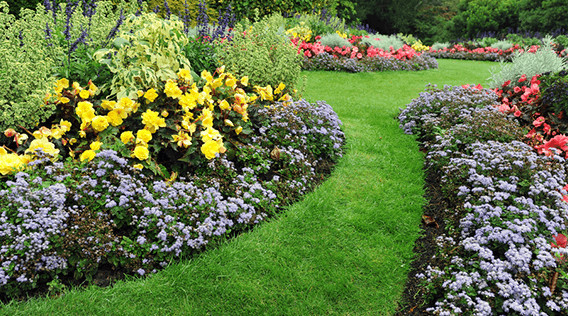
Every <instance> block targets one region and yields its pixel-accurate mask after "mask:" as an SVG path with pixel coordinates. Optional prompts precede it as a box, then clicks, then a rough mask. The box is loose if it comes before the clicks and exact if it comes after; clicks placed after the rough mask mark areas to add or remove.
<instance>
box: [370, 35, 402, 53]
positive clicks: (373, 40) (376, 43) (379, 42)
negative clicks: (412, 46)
mask: <svg viewBox="0 0 568 316" xmlns="http://www.w3.org/2000/svg"><path fill="white" fill-rule="evenodd" d="M361 43H362V44H365V45H367V46H373V47H376V48H380V49H383V50H389V49H390V47H391V46H392V48H394V49H395V50H397V49H400V48H402V46H403V45H404V42H403V41H402V40H401V39H400V38H398V37H397V36H396V35H381V34H375V35H373V36H369V37H363V38H362V39H361Z"/></svg>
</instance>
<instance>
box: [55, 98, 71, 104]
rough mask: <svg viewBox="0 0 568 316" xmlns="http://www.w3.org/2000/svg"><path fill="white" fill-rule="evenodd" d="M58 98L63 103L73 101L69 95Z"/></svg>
mask: <svg viewBox="0 0 568 316" xmlns="http://www.w3.org/2000/svg"><path fill="white" fill-rule="evenodd" d="M58 100H59V102H61V103H63V104H67V103H69V101H71V100H69V98H67V97H58Z"/></svg>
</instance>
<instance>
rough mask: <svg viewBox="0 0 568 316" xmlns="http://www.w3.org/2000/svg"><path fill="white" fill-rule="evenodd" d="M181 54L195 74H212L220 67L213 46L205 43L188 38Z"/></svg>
mask: <svg viewBox="0 0 568 316" xmlns="http://www.w3.org/2000/svg"><path fill="white" fill-rule="evenodd" d="M183 52H184V56H185V57H186V58H187V60H188V61H189V63H190V65H191V69H192V70H193V71H194V72H195V73H201V72H202V71H203V70H207V71H209V72H211V73H213V72H214V71H215V69H217V68H218V67H220V66H221V65H220V64H219V61H218V60H217V56H216V52H215V47H214V45H213V44H212V43H209V42H207V41H203V40H201V39H197V38H193V39H191V38H190V39H189V42H188V43H187V44H186V45H185V47H184V48H183Z"/></svg>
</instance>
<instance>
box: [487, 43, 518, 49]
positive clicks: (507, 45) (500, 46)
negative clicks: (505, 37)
mask: <svg viewBox="0 0 568 316" xmlns="http://www.w3.org/2000/svg"><path fill="white" fill-rule="evenodd" d="M491 47H493V48H497V49H500V50H507V49H509V48H511V47H513V44H512V43H510V42H509V41H497V42H495V43H493V44H491Z"/></svg>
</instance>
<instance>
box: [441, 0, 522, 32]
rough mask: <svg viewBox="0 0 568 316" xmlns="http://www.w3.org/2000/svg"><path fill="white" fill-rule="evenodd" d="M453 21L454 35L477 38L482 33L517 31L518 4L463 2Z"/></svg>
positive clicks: (509, 0) (508, 1)
mask: <svg viewBox="0 0 568 316" xmlns="http://www.w3.org/2000/svg"><path fill="white" fill-rule="evenodd" d="M458 10H459V11H458V13H457V15H456V16H455V17H454V18H453V19H452V28H453V35H454V37H455V38H457V37H470V38H473V37H475V36H476V35H477V34H478V33H480V32H484V31H485V32H487V31H493V32H501V31H503V30H507V29H515V27H516V25H515V21H516V20H517V19H518V3H517V1H513V0H506V1H498V0H462V1H461V2H460V3H459V7H458Z"/></svg>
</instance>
